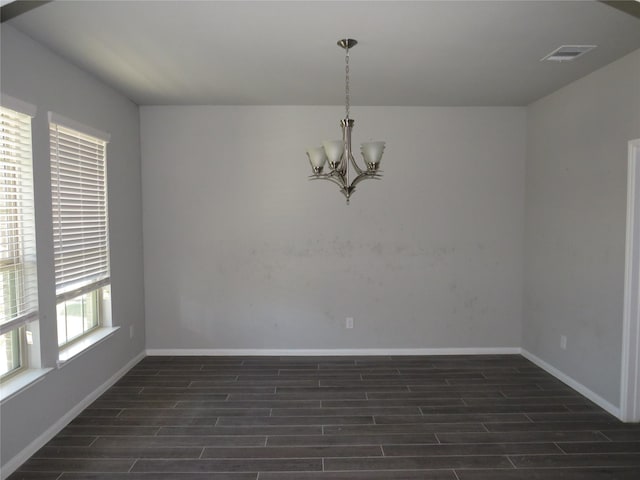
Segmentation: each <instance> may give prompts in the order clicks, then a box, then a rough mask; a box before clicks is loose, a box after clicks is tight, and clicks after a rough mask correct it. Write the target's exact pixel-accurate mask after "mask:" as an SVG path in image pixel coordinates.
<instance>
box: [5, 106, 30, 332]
mask: <svg viewBox="0 0 640 480" xmlns="http://www.w3.org/2000/svg"><path fill="white" fill-rule="evenodd" d="M0 148H1V155H0V334H3V333H6V332H8V331H9V330H12V329H14V328H17V327H19V326H20V325H22V324H24V323H26V322H28V321H31V320H33V319H35V318H36V317H37V315H38V286H37V271H36V239H35V222H34V220H35V219H34V205H33V161H32V154H31V117H30V116H29V115H25V114H23V113H20V112H17V111H15V110H11V109H9V108H6V107H0Z"/></svg>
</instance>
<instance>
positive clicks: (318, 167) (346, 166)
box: [307, 38, 385, 204]
mask: <svg viewBox="0 0 640 480" xmlns="http://www.w3.org/2000/svg"><path fill="white" fill-rule="evenodd" d="M357 43H358V42H357V41H356V40H354V39H352V38H344V39H342V40H338V46H340V47H342V48H344V50H345V51H346V56H345V110H346V115H345V118H344V119H342V120H341V121H340V126H341V127H342V140H325V141H324V142H322V147H311V148H309V149H307V156H308V157H309V162H310V163H311V169H312V171H313V173H312V175H311V176H310V177H309V178H310V179H311V180H318V179H322V180H330V181H332V182H333V183H335V184H337V185H338V186H339V187H340V191H341V192H342V193H343V195H344V196H345V197H346V198H347V204H348V203H349V199H350V198H351V194H352V193H353V192H354V191H355V188H356V185H357V184H358V183H360V182H361V181H362V180H365V179H368V178H376V179H379V178H381V177H382V175H381V171H380V170H378V167H379V166H380V160H381V159H382V152H383V151H384V143H385V142H366V143H363V144H361V145H360V150H361V153H362V157H363V159H364V163H365V166H366V167H365V168H364V169H362V168H360V167H359V166H358V164H357V163H356V161H355V159H354V158H353V154H352V151H351V130H352V129H353V123H354V121H353V119H351V118H350V117H349V106H350V105H349V103H350V100H351V99H350V92H349V49H350V48H352V47H353V46H355V45H356V44H357ZM325 163H328V164H329V173H323V170H324V165H325ZM351 167H352V168H353V170H354V171H355V177H354V178H353V180H351V181H350V179H349V177H350V172H349V170H350V168H351Z"/></svg>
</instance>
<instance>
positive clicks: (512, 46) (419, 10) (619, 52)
mask: <svg viewBox="0 0 640 480" xmlns="http://www.w3.org/2000/svg"><path fill="white" fill-rule="evenodd" d="M630 3H632V4H633V2H630ZM8 23H9V24H11V25H14V26H15V27H16V28H18V29H19V30H21V31H22V32H24V33H26V34H28V35H29V36H31V37H32V38H34V39H36V40H38V41H39V42H41V43H43V44H46V45H48V46H49V48H50V49H51V50H53V51H55V52H57V53H58V54H60V55H62V56H63V57H66V58H68V59H69V60H70V61H71V62H73V63H75V64H76V65H78V66H80V67H81V68H83V69H85V70H88V71H89V72H92V73H93V74H94V75H96V76H97V77H99V78H101V79H102V80H103V81H105V82H106V83H108V84H110V85H112V86H113V87H115V88H116V89H117V90H119V91H121V92H122V93H124V94H125V95H126V96H128V97H129V98H131V99H132V100H133V101H135V102H136V103H138V104H142V105H151V104H220V105H243V104H251V105H269V104H271V105H316V104H317V105H327V104H330V105H335V104H341V103H342V102H343V97H344V52H343V50H341V49H340V48H339V47H337V46H336V41H337V40H338V39H340V38H344V37H347V36H348V37H352V38H356V39H357V40H358V41H359V44H358V45H357V46H356V47H355V48H354V49H353V50H352V51H351V74H352V103H353V104H356V105H398V106H405V105H448V106H454V105H469V106H473V105H526V104H528V103H530V102H532V101H534V100H536V99H538V98H540V97H542V96H544V95H546V94H548V93H551V92H553V91H555V90H557V89H558V88H560V87H561V86H563V85H566V84H568V83H570V82H572V81H573V80H576V79H578V78H580V77H582V76H584V75H586V74H588V73H589V72H591V71H593V70H596V69H597V68H600V67H602V66H604V65H606V64H608V63H610V62H612V61H614V60H616V59H617V58H620V57H621V56H623V55H625V54H627V53H629V52H631V51H633V50H635V49H637V48H640V19H639V18H638V17H637V16H633V15H630V14H628V13H625V12H623V11H621V10H620V9H617V8H613V7H611V6H609V5H607V4H605V3H600V2H596V1H562V2H561V1H411V2H404V1H375V2H374V1H336V2H328V1H313V2H312V1H288V2H280V1H254V2H249V1H227V2H223V1H184V0H183V1H60V0H58V1H54V2H51V3H48V4H45V5H43V6H40V7H38V8H35V9H33V10H31V11H29V12H26V13H24V14H22V15H20V16H17V17H16V18H14V19H12V20H10V21H9V22H8ZM563 44H595V45H598V48H596V49H595V50H594V51H592V52H590V53H588V54H586V55H585V56H584V57H582V58H580V59H579V60H576V61H575V62H572V63H562V64H559V63H547V62H540V61H539V60H540V58H542V57H543V56H545V55H546V54H547V53H549V52H550V51H551V50H553V49H555V48H556V47H558V46H560V45H563Z"/></svg>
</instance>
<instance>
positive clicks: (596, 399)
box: [522, 348, 621, 418]
mask: <svg viewBox="0 0 640 480" xmlns="http://www.w3.org/2000/svg"><path fill="white" fill-rule="evenodd" d="M522 356H523V357H524V358H526V359H527V360H529V361H531V362H533V363H535V364H536V365H537V366H539V367H540V368H542V369H543V370H546V371H547V372H549V373H550V374H551V375H553V376H554V377H556V378H557V379H558V380H560V381H561V382H564V383H566V384H567V385H569V386H570V387H571V388H573V389H574V390H576V391H577V392H578V393H580V394H582V395H584V396H585V397H587V398H588V399H589V400H591V401H592V402H593V403H595V404H596V405H598V406H599V407H601V408H603V409H605V410H606V411H607V412H609V413H610V414H611V415H613V416H615V417H616V418H621V411H620V407H617V406H615V405H614V404H613V403H611V402H609V401H608V400H605V399H604V398H602V397H601V396H600V395H598V394H597V393H595V392H594V391H592V390H590V389H588V388H587V387H585V386H584V385H583V384H581V383H580V382H578V381H576V380H574V379H573V378H571V377H570V376H568V375H566V374H565V373H563V372H561V371H560V370H558V369H557V368H556V367H553V366H551V365H549V364H548V363H547V362H545V361H544V360H542V359H541V358H538V357H536V356H535V355H534V354H533V353H531V352H528V351H527V350H525V349H524V348H523V349H522Z"/></svg>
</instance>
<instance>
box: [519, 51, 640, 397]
mask: <svg viewBox="0 0 640 480" xmlns="http://www.w3.org/2000/svg"><path fill="white" fill-rule="evenodd" d="M527 133H528V135H527V140H528V149H527V173H526V178H527V184H526V233H525V259H526V267H525V287H524V291H525V302H524V325H523V339H522V344H523V347H524V348H525V349H526V350H528V351H529V352H531V353H533V354H534V355H536V356H538V357H539V358H541V359H542V360H544V361H546V362H548V363H549V364H551V365H553V366H554V367H556V368H557V369H559V370H560V371H562V372H563V373H565V374H566V375H568V376H570V377H572V378H573V379H574V380H577V381H578V382H580V383H582V384H583V385H585V386H586V387H588V388H589V389H591V390H592V391H593V392H595V393H596V394H598V395H600V396H601V397H603V398H604V399H605V400H608V401H609V402H611V403H612V404H614V405H619V403H620V362H621V354H620V352H621V345H622V343H621V338H622V310H623V295H624V261H625V258H624V257H625V228H626V187H627V177H626V173H627V142H628V141H629V140H632V139H634V138H639V137H640V50H639V51H636V52H634V53H632V54H630V55H628V56H626V57H624V58H622V59H621V60H619V61H617V62H614V63H612V64H610V65H608V66H607V67H605V68H603V69H601V70H598V71H596V72H594V73H592V74H591V75H589V76H587V77H585V78H582V79H580V80H578V81H576V82H574V83H572V84H570V85H568V86H567V87H565V88H563V89H561V90H559V91H557V92H555V93H553V94H552V95H549V96H547V97H545V98H543V99H541V100H539V101H537V102H535V103H533V104H532V105H530V107H529V109H528V116H527ZM560 335H566V336H567V349H566V350H561V349H560Z"/></svg>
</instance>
